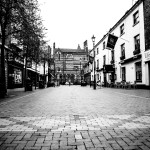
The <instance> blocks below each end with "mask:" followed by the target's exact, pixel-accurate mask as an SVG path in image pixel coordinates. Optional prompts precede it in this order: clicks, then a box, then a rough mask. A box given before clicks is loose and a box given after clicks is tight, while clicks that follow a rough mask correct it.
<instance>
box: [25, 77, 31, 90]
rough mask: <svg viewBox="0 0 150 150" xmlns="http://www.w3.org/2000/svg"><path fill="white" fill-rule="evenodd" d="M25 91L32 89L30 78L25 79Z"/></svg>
mask: <svg viewBox="0 0 150 150" xmlns="http://www.w3.org/2000/svg"><path fill="white" fill-rule="evenodd" d="M26 91H32V81H31V79H30V78H27V80H26Z"/></svg>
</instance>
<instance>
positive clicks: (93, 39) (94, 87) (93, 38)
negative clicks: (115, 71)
mask: <svg viewBox="0 0 150 150" xmlns="http://www.w3.org/2000/svg"><path fill="white" fill-rule="evenodd" d="M92 42H93V52H94V86H93V89H94V90H96V75H95V36H94V35H93V36H92Z"/></svg>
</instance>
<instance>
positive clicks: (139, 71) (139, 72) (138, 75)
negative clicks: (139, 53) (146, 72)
mask: <svg viewBox="0 0 150 150" xmlns="http://www.w3.org/2000/svg"><path fill="white" fill-rule="evenodd" d="M135 72H136V81H140V82H141V81H142V66H141V62H137V63H135Z"/></svg>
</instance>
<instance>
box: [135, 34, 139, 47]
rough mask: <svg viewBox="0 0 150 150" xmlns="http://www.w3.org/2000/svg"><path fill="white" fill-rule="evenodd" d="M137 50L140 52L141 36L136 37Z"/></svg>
mask: <svg viewBox="0 0 150 150" xmlns="http://www.w3.org/2000/svg"><path fill="white" fill-rule="evenodd" d="M134 45H135V50H140V35H139V34H138V35H137V36H135V37H134Z"/></svg>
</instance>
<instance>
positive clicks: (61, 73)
mask: <svg viewBox="0 0 150 150" xmlns="http://www.w3.org/2000/svg"><path fill="white" fill-rule="evenodd" d="M53 56H54V72H55V73H54V74H55V79H57V81H58V82H59V83H60V84H65V83H66V82H69V81H71V83H73V84H80V82H81V80H84V71H83V66H84V65H85V64H86V63H87V51H86V50H85V49H81V48H80V46H79V45H78V48H77V49H69V48H55V43H54V46H53Z"/></svg>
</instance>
